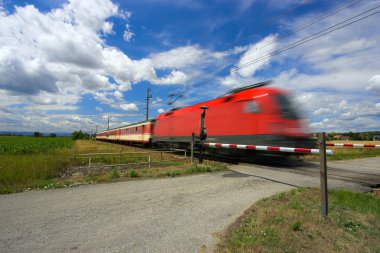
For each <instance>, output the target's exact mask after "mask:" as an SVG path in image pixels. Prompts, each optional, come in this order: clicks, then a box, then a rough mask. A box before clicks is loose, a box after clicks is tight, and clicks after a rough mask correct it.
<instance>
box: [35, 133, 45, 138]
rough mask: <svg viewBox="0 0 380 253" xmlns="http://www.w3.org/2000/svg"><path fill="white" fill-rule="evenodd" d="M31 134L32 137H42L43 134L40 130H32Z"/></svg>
mask: <svg viewBox="0 0 380 253" xmlns="http://www.w3.org/2000/svg"><path fill="white" fill-rule="evenodd" d="M33 136H34V137H43V136H44V135H43V133H41V132H34V134H33Z"/></svg>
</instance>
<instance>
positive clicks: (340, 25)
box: [176, 1, 380, 100]
mask: <svg viewBox="0 0 380 253" xmlns="http://www.w3.org/2000/svg"><path fill="white" fill-rule="evenodd" d="M356 2H358V1H355V2H354V3H352V4H356ZM352 4H351V5H350V6H352ZM345 8H347V6H346V7H345ZM378 8H380V5H379V6H376V7H374V8H371V9H368V10H366V11H364V12H362V13H360V14H358V15H355V16H354V17H351V18H348V19H346V20H344V21H342V22H339V23H338V24H335V25H333V26H330V27H328V28H325V29H323V30H321V31H319V32H317V33H315V34H313V35H310V36H307V37H305V38H303V39H301V40H298V41H296V42H293V43H290V44H288V45H286V46H284V47H282V48H280V49H278V50H276V51H274V52H272V53H270V54H267V55H264V56H262V57H259V58H257V59H254V60H251V61H249V62H246V63H244V64H243V65H241V66H239V67H236V68H234V69H232V70H231V72H232V73H233V72H236V71H238V70H239V69H242V68H245V67H247V66H250V65H252V64H254V63H257V62H260V61H263V60H265V59H267V58H269V57H271V56H274V55H277V54H280V53H282V52H285V51H288V50H290V49H292V48H295V47H297V46H300V45H302V44H305V43H307V42H310V41H312V40H315V39H317V38H320V37H322V36H325V35H327V34H329V33H331V32H334V31H337V30H340V29H342V28H344V27H347V26H349V25H351V24H354V23H356V22H359V21H361V20H363V19H366V18H368V17H370V16H373V15H375V14H377V13H379V12H380V11H377V12H374V13H371V14H368V15H367V16H364V17H361V18H358V17H360V16H362V15H364V14H366V13H368V12H371V11H373V10H375V9H378ZM342 9H343V8H341V9H340V10H342ZM335 13H337V11H335ZM326 16H327V15H326ZM356 18H357V19H356ZM353 19H356V20H354V21H351V22H349V23H347V22H348V21H350V20H353ZM334 27H336V28H335V29H332V28H334ZM246 55H247V54H246ZM227 66H228V65H227ZM227 66H224V67H223V69H224V68H225V67H227ZM214 73H215V72H214ZM216 73H218V72H216ZM218 78H219V77H217V76H214V77H211V78H210V79H208V80H206V81H203V82H198V83H195V84H193V85H192V87H198V86H200V85H203V84H205V83H207V82H210V81H213V80H217V79H218ZM184 92H185V91H184V90H183V91H180V92H178V93H177V96H178V95H180V94H182V93H184ZM180 96H183V95H180ZM177 99H178V98H177ZM177 99H176V100H177Z"/></svg>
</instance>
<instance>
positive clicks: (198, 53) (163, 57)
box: [150, 45, 208, 69]
mask: <svg viewBox="0 0 380 253" xmlns="http://www.w3.org/2000/svg"><path fill="white" fill-rule="evenodd" d="M207 55H208V53H206V52H205V50H203V49H201V48H200V46H199V45H192V46H185V47H177V48H174V49H172V50H169V51H166V52H162V53H157V54H152V55H151V56H150V58H151V60H152V62H153V65H154V66H155V67H156V68H160V69H165V68H177V69H180V68H184V67H186V66H189V65H194V64H198V63H200V62H203V61H204V60H205V56H207Z"/></svg>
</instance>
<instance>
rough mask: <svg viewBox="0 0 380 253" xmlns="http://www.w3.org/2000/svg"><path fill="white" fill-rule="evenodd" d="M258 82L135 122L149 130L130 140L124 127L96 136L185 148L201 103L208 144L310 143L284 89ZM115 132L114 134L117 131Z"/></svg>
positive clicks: (196, 130) (196, 129)
mask: <svg viewBox="0 0 380 253" xmlns="http://www.w3.org/2000/svg"><path fill="white" fill-rule="evenodd" d="M266 84H267V83H259V84H255V85H251V86H247V87H244V88H239V89H235V90H232V91H231V92H230V93H228V94H227V95H225V96H222V97H219V98H216V99H213V100H210V101H207V102H203V103H199V104H196V105H192V106H187V107H183V108H180V109H173V110H171V111H170V112H167V113H163V114H160V115H158V117H157V118H156V119H155V120H149V121H146V122H141V123H139V124H140V125H141V127H144V126H145V128H147V129H151V131H149V132H141V133H140V132H138V133H137V134H141V135H144V137H141V138H140V137H138V138H137V135H136V134H134V139H133V138H129V137H128V135H129V134H128V133H125V131H124V132H123V129H126V128H127V129H128V128H129V127H131V126H133V127H134V126H135V124H134V125H128V126H124V127H121V128H117V129H113V130H109V131H105V132H101V133H98V134H97V137H96V138H97V139H102V140H118V141H126V140H127V139H128V141H131V140H133V142H140V141H141V140H144V141H149V143H151V144H153V145H157V146H171V147H189V143H190V142H191V136H192V133H193V132H194V133H196V134H199V132H200V114H201V109H200V107H201V106H203V105H205V106H207V107H208V108H209V110H207V116H206V119H205V127H206V129H207V134H208V137H207V142H217V143H235V144H252V145H270V146H282V147H284V146H285V147H301V148H302V147H304V148H310V147H314V146H315V144H314V142H312V141H311V139H310V135H309V134H308V133H306V132H305V130H304V126H303V121H302V119H301V118H300V116H299V114H298V113H297V110H296V108H295V107H294V105H293V104H292V102H291V100H290V99H289V95H288V94H287V92H285V91H284V90H281V89H278V88H270V87H263V86H265V85H266ZM115 131H116V132H115Z"/></svg>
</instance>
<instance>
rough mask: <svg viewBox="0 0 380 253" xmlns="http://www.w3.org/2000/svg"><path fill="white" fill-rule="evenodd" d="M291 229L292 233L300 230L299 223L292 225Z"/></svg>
mask: <svg viewBox="0 0 380 253" xmlns="http://www.w3.org/2000/svg"><path fill="white" fill-rule="evenodd" d="M291 228H292V230H293V231H300V230H301V222H300V221H297V222H296V223H293V224H292V226H291Z"/></svg>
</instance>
